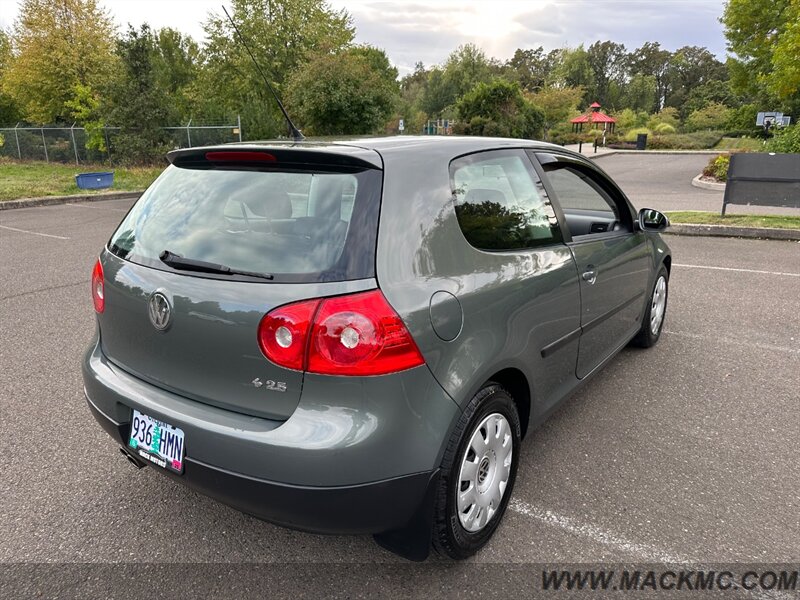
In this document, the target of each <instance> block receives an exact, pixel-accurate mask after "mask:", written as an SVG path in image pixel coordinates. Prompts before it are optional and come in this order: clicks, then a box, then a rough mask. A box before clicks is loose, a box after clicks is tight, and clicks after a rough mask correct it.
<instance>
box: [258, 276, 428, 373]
mask: <svg viewBox="0 0 800 600" xmlns="http://www.w3.org/2000/svg"><path fill="white" fill-rule="evenodd" d="M258 340H259V345H260V346H261V351H262V352H263V353H264V355H265V356H266V357H267V358H268V359H270V360H271V361H272V362H274V363H276V364H278V365H280V366H283V367H287V368H290V369H296V370H306V371H308V372H309V373H319V374H322V375H384V374H386V373H395V372H397V371H404V370H406V369H410V368H412V367H417V366H419V365H421V364H423V363H424V362H425V361H424V359H423V358H422V355H421V354H420V352H419V349H418V348H417V345H416V344H415V343H414V340H413V339H412V338H411V334H410V333H409V332H408V329H406V326H405V324H404V323H403V321H402V320H401V319H400V317H399V316H398V315H397V313H396V312H395V311H394V310H393V309H392V307H391V306H389V303H388V302H387V301H386V298H384V297H383V294H382V293H381V292H380V291H379V290H373V291H370V292H362V293H359V294H351V295H347V296H337V297H335V298H325V299H322V300H311V301H308V302H298V303H296V304H288V305H286V306H282V307H280V308H277V309H275V310H274V311H272V312H270V313H269V314H267V315H266V316H265V317H264V318H263V319H262V320H261V325H260V326H259V331H258Z"/></svg>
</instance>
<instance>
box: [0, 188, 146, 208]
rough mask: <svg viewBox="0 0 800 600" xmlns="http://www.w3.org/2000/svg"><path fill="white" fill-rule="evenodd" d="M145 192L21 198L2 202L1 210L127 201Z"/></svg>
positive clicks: (0, 201) (0, 202) (0, 204)
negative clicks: (99, 201)
mask: <svg viewBox="0 0 800 600" xmlns="http://www.w3.org/2000/svg"><path fill="white" fill-rule="evenodd" d="M143 193H144V190H138V191H133V192H107V193H104V194H77V195H75V196H44V197H43V198H20V199H19V200H0V210H12V209H14V208H30V207H32V206H49V205H52V204H67V203H70V202H97V201H98V200H125V199H128V198H138V197H139V196H141V195H142V194H143Z"/></svg>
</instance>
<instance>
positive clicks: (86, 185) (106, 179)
mask: <svg viewBox="0 0 800 600" xmlns="http://www.w3.org/2000/svg"><path fill="white" fill-rule="evenodd" d="M75 183H76V184H77V185H78V187H79V188H80V189H82V190H102V189H104V188H109V187H111V186H112V185H114V171H108V172H103V173H81V174H80V175H75Z"/></svg>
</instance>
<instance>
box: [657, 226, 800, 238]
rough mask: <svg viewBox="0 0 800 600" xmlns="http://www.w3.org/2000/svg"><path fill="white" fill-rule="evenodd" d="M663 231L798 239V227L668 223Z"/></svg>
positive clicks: (712, 235) (683, 233) (669, 232)
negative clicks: (777, 227)
mask: <svg viewBox="0 0 800 600" xmlns="http://www.w3.org/2000/svg"><path fill="white" fill-rule="evenodd" d="M664 233H668V234H672V235H700V236H707V237H708V236H711V237H738V238H753V239H759V240H789V241H800V229H775V228H773V227H736V226H732V225H688V224H684V223H681V224H677V223H676V224H672V225H670V226H669V227H668V228H667V230H666V231H664Z"/></svg>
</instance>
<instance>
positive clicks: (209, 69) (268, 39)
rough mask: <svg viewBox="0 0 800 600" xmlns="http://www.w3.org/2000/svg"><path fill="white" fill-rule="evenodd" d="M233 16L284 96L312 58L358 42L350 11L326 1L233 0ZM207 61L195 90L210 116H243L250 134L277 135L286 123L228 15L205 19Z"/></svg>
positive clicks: (199, 108)
mask: <svg viewBox="0 0 800 600" xmlns="http://www.w3.org/2000/svg"><path fill="white" fill-rule="evenodd" d="M231 16H232V17H233V19H234V21H235V22H236V24H237V26H238V27H239V30H240V31H241V32H242V35H243V36H244V37H245V39H246V40H247V42H248V45H249V46H250V48H251V50H252V52H253V55H254V56H255V58H256V60H257V61H258V64H259V65H261V68H262V69H263V70H264V71H265V72H266V74H267V76H268V77H269V78H270V83H271V84H272V85H273V87H274V88H275V89H276V91H277V92H278V93H279V94H280V93H281V92H282V91H283V89H284V85H285V84H286V82H287V81H288V80H289V78H290V77H291V76H292V74H293V73H294V72H295V71H296V70H297V69H298V68H300V67H301V66H302V65H303V64H304V63H305V62H306V61H307V60H308V59H309V57H310V56H317V55H320V54H326V53H328V54H335V53H336V52H339V51H341V50H343V49H345V48H347V47H348V46H349V45H350V44H351V43H352V41H353V36H354V34H355V29H354V27H353V24H352V20H351V18H350V15H349V14H348V13H347V12H346V11H345V10H339V11H337V10H333V9H332V8H330V6H329V5H328V4H327V2H325V0H233V1H232V2H231ZM204 29H205V32H206V37H207V42H206V45H205V47H204V50H205V63H204V68H203V70H202V73H201V76H200V80H199V81H198V85H197V88H196V92H195V97H196V102H197V106H198V111H199V112H200V113H201V114H202V115H203V116H204V117H206V118H230V116H231V115H236V114H239V113H240V114H241V115H242V123H243V127H244V128H245V130H246V131H247V132H248V135H249V136H253V137H274V136H276V135H278V134H285V133H286V124H285V122H284V120H283V117H282V116H281V114H280V112H279V111H278V109H277V106H276V105H275V101H274V100H273V99H272V97H271V96H270V94H269V92H268V90H267V89H266V87H265V84H264V81H263V79H262V78H261V76H260V75H259V73H258V69H257V68H256V67H255V66H254V65H253V63H252V62H251V60H250V58H249V56H248V55H247V52H246V51H245V49H244V48H243V47H242V45H241V44H240V42H239V40H238V38H236V37H235V32H234V31H233V27H232V26H231V24H230V23H229V22H228V20H227V19H226V18H225V16H224V15H222V16H219V15H216V16H212V17H211V18H209V20H208V21H207V22H206V23H205V25H204Z"/></svg>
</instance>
